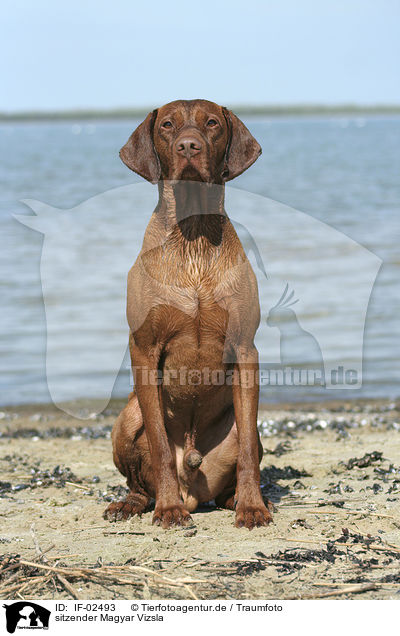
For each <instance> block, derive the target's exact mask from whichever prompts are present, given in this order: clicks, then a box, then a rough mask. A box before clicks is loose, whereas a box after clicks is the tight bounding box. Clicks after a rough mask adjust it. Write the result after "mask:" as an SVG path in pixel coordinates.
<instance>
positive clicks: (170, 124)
mask: <svg viewBox="0 0 400 636" xmlns="http://www.w3.org/2000/svg"><path fill="white" fill-rule="evenodd" d="M162 127H163V128H172V122H170V121H165V122H164V123H163V124H162Z"/></svg>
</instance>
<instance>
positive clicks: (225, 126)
mask: <svg viewBox="0 0 400 636" xmlns="http://www.w3.org/2000/svg"><path fill="white" fill-rule="evenodd" d="M260 154H261V147H260V145H259V144H258V143H257V141H256V140H255V139H254V137H253V136H252V135H251V134H250V132H249V131H248V130H247V128H246V126H245V125H244V124H243V122H241V121H240V119H239V118H238V117H236V115H234V114H233V113H232V112H231V111H230V110H228V109H227V108H224V107H223V106H218V105H217V104H214V103H213V102H209V101H207V100H205V99H193V100H178V101H175V102H170V103H169V104H166V105H165V106H162V107H161V108H158V109H157V110H154V111H153V112H152V113H149V114H148V115H147V117H146V119H145V120H144V122H142V123H141V124H140V126H138V128H136V130H135V131H134V132H133V133H132V135H131V136H130V138H129V140H128V141H127V143H126V144H125V146H123V148H121V150H120V157H121V159H122V161H123V162H124V163H125V164H126V165H127V166H128V168H130V169H131V170H133V171H134V172H137V173H138V174H139V175H140V176H141V177H144V178H145V179H147V180H148V181H151V182H152V183H156V182H157V181H160V180H171V181H178V180H179V181H180V180H189V181H203V182H207V183H217V184H221V183H224V182H225V181H230V180H231V179H234V178H235V177H237V176H238V175H239V174H241V173H242V172H244V171H245V170H247V168H249V167H250V166H251V164H252V163H254V161H256V159H257V158H258V157H259V156H260Z"/></svg>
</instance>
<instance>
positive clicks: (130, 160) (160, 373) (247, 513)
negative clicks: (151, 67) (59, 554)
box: [104, 99, 272, 529]
mask: <svg viewBox="0 0 400 636" xmlns="http://www.w3.org/2000/svg"><path fill="white" fill-rule="evenodd" d="M260 154H261V148H260V146H259V144H258V143H257V141H256V140H255V139H254V138H253V137H252V135H251V134H250V133H249V131H248V130H247V128H246V127H245V126H244V124H243V123H242V122H241V121H240V120H239V119H238V118H237V117H236V116H235V115H234V114H233V113H232V112H230V111H228V110H227V109H226V108H223V107H221V106H217V105H216V104H214V103H212V102H208V101H206V100H199V99H198V100H191V101H184V100H180V101H175V102H172V103H170V104H167V105H166V106H163V107H162V108H159V109H158V110H155V111H153V112H152V113H150V114H149V115H148V116H147V118H146V119H145V121H144V122H143V123H142V124H140V126H139V127H138V128H137V129H136V130H135V132H134V133H133V134H132V135H131V137H130V139H129V140H128V142H127V143H126V145H125V146H124V147H123V148H122V150H121V152H120V156H121V158H122V160H123V162H124V163H125V164H126V165H127V166H128V167H129V168H130V169H131V170H133V171H134V172H137V173H138V174H139V175H141V176H142V177H144V178H145V179H147V180H148V181H151V182H152V183H158V187H159V202H158V205H157V207H156V209H155V211H154V213H153V215H152V217H151V220H150V223H149V225H148V227H147V230H146V233H145V236H144V241H143V247H142V250H141V252H140V254H139V257H138V259H137V261H136V263H135V264H134V266H133V267H132V269H131V271H130V272H129V276H128V302H127V317H128V322H129V327H130V333H131V335H130V354H131V361H132V368H133V373H134V378H135V392H134V393H132V394H131V396H130V398H129V402H128V404H127V406H126V407H125V409H124V410H123V411H122V413H121V414H120V416H119V418H118V419H117V421H116V423H115V426H114V429H113V433H112V440H113V451H114V462H115V464H116V466H117V468H118V469H119V470H120V472H121V473H122V474H123V475H125V476H126V477H127V483H128V486H129V489H130V493H129V494H128V495H127V497H126V499H125V500H124V501H121V502H117V503H112V504H110V506H109V507H108V508H107V510H106V511H105V513H104V517H105V518H106V519H109V520H110V521H116V520H121V519H127V518H129V517H130V516H132V515H135V514H138V515H140V514H141V513H142V512H143V511H144V510H145V509H146V508H147V507H148V506H149V503H150V499H151V498H155V511H154V516H153V523H156V524H160V525H162V526H163V527H164V528H168V527H170V526H171V525H185V524H186V523H187V522H188V521H190V520H191V517H190V514H189V513H190V512H192V511H194V510H195V509H196V507H197V505H198V504H199V503H202V502H207V501H210V500H212V499H215V502H216V504H217V506H221V507H225V508H229V509H235V510H236V523H235V525H236V526H238V527H241V526H245V527H246V528H249V529H251V528H253V527H254V526H263V525H266V524H268V523H269V522H270V521H271V518H272V517H271V515H270V513H269V511H268V509H267V507H266V506H265V504H264V501H263V499H262V496H261V491H260V470H259V463H260V461H261V457H262V446H261V443H260V439H259V436H258V431H257V408H258V383H257V382H256V381H255V378H256V374H257V372H258V354H257V350H256V348H255V346H254V342H253V339H254V335H255V332H256V329H257V327H258V324H259V318H260V311H259V302H258V290H257V281H256V278H255V275H254V273H253V271H252V269H251V266H250V263H249V262H248V260H247V257H246V254H245V252H244V250H243V247H242V245H241V243H240V241H239V238H238V236H237V234H236V232H235V230H234V228H233V226H232V224H231V223H230V221H229V219H228V217H227V215H226V212H225V209H224V183H225V182H226V181H229V180H230V179H234V178H235V177H236V176H238V175H239V174H241V173H242V172H243V171H244V170H246V169H247V168H248V167H249V166H251V164H252V163H253V162H254V161H255V160H256V159H257V158H258V156H259V155H260Z"/></svg>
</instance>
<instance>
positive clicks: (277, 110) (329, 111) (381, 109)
mask: <svg viewBox="0 0 400 636" xmlns="http://www.w3.org/2000/svg"><path fill="white" fill-rule="evenodd" d="M228 107H229V108H230V109H231V110H233V111H234V112H235V113H236V114H237V115H239V116H242V117H246V116H247V117H254V116H256V117H260V116H261V117H273V118H276V117H288V116H289V117H292V116H295V117H313V116H326V117H335V116H348V117H357V116H359V117H361V116H370V115H400V104H371V105H357V104H335V105H332V104H331V105H323V104H294V105H287V104H286V105H285V104H276V105H254V106H252V105H245V104H237V105H230V106H228ZM153 108H154V106H148V107H145V106H143V107H137V108H110V109H97V110H96V109H92V108H76V109H72V110H63V111H61V110H60V111H35V110H33V111H19V112H0V123H8V122H13V123H15V122H52V121H55V122H58V121H76V120H88V121H93V120H113V119H114V120H124V119H138V118H143V117H145V116H146V115H147V113H148V112H150V111H151V110H153Z"/></svg>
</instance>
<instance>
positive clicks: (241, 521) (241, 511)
mask: <svg viewBox="0 0 400 636" xmlns="http://www.w3.org/2000/svg"><path fill="white" fill-rule="evenodd" d="M271 521H272V515H271V513H270V512H269V510H268V508H266V506H264V504H260V505H258V506H249V505H247V506H246V505H242V506H240V505H237V506H236V519H235V526H236V528H248V529H249V530H253V528H260V527H261V526H267V525H268V524H269V523H271Z"/></svg>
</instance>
